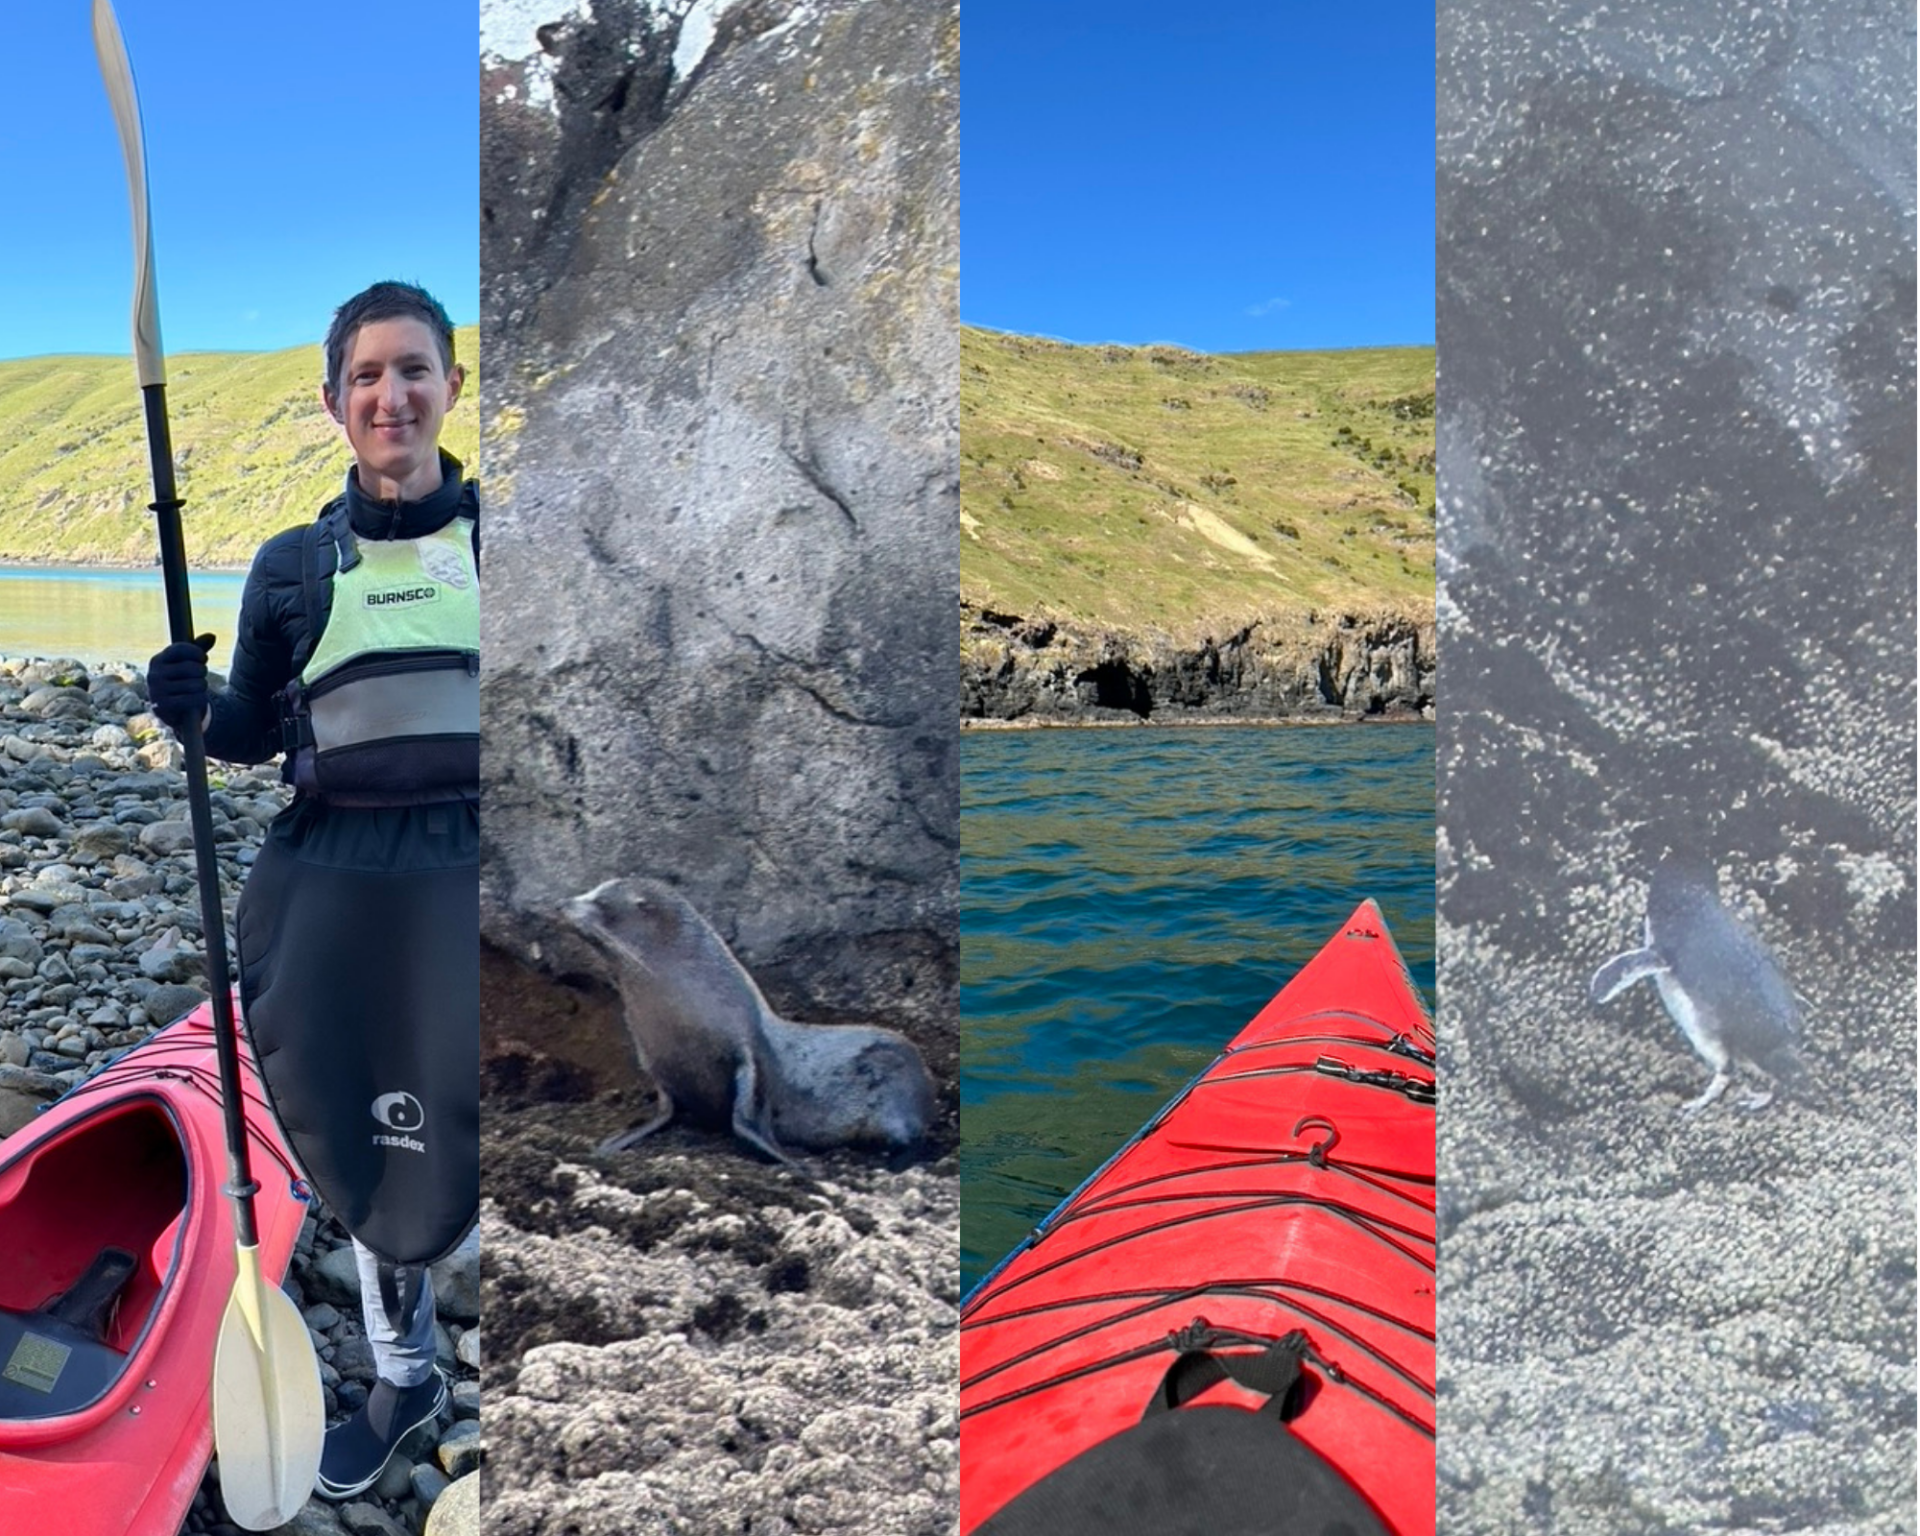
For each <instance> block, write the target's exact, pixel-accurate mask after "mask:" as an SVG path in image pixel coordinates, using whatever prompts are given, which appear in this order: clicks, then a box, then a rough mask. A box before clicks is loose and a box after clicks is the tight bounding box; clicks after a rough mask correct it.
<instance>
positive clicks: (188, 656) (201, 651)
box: [147, 635, 213, 731]
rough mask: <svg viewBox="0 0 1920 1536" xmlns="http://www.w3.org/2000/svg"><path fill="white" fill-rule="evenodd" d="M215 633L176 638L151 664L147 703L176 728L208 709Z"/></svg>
mask: <svg viewBox="0 0 1920 1536" xmlns="http://www.w3.org/2000/svg"><path fill="white" fill-rule="evenodd" d="M212 649H213V636H212V635H202V636H201V637H200V638H199V639H198V640H176V641H174V642H173V644H172V645H170V646H168V647H167V648H166V649H165V650H164V651H161V652H160V653H159V654H158V655H156V656H155V657H154V658H153V660H152V661H150V662H148V663H147V702H148V703H149V704H151V705H152V706H153V712H154V713H155V714H156V715H158V716H159V717H160V718H161V720H163V721H164V722H165V723H166V724H168V725H170V726H172V727H173V728H174V730H176V731H177V730H179V729H180V727H181V726H183V725H185V724H186V723H187V722H188V721H189V720H199V719H201V718H203V717H204V716H205V715H206V712H207V653H208V652H209V651H211V650H212Z"/></svg>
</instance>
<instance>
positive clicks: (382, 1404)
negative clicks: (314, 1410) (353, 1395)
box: [313, 1371, 447, 1499]
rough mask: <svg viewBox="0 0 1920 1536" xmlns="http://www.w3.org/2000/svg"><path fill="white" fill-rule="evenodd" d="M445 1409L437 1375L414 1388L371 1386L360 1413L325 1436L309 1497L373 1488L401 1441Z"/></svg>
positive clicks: (346, 1494) (379, 1383)
mask: <svg viewBox="0 0 1920 1536" xmlns="http://www.w3.org/2000/svg"><path fill="white" fill-rule="evenodd" d="M446 1406H447V1384H446V1382H445V1381H444V1380H442V1379H441V1376H440V1373H439V1372H438V1371H435V1372H434V1373H433V1374H432V1375H431V1376H429V1377H428V1378H427V1379H426V1380H425V1381H423V1382H421V1383H420V1384H419V1385H418V1386H417V1387H396V1386H394V1385H393V1384H392V1383H390V1382H385V1381H376V1382H375V1383H374V1384H373V1390H372V1391H371V1392H369V1393H368V1394H367V1400H366V1402H365V1403H364V1404H363V1405H362V1406H361V1407H360V1409H359V1411H358V1412H357V1413H355V1414H354V1416H353V1417H352V1418H350V1419H348V1420H347V1421H346V1422H345V1423H344V1424H336V1425H334V1427H333V1428H332V1429H330V1430H328V1431H327V1443H326V1447H325V1449H324V1450H322V1451H321V1453H320V1475H319V1476H318V1477H317V1478H315V1479H314V1483H313V1489H314V1492H315V1493H317V1494H319V1495H320V1497H321V1498H323V1499H347V1498H351V1497H353V1495H354V1494H356V1493H359V1492H361V1491H363V1490H364V1489H367V1488H370V1487H372V1486H373V1484H374V1483H375V1482H376V1481H378V1479H379V1477H380V1474H381V1473H382V1472H384V1471H386V1469H387V1463H388V1462H389V1461H391V1460H393V1453H394V1452H395V1451H396V1450H398V1449H399V1448H400V1442H401V1441H402V1440H404V1439H406V1438H407V1436H408V1435H410V1434H412V1433H413V1432H414V1431H415V1430H416V1429H418V1428H419V1427H420V1426H421V1425H422V1424H430V1423H432V1422H433V1420H434V1418H435V1416H437V1415H438V1414H439V1412H440V1410H441V1409H442V1408H444V1407H446Z"/></svg>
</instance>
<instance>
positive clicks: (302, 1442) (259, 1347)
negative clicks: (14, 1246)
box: [93, 0, 326, 1531]
mask: <svg viewBox="0 0 1920 1536" xmlns="http://www.w3.org/2000/svg"><path fill="white" fill-rule="evenodd" d="M93 46H94V51H95V52H96V53H98V54H99V56H100V74H101V78H102V79H103V80H104V81H105V82H106V87H107V98H108V100H109V101H110V102H111V103H112V104H113V117H114V121H115V123H116V124H117V125H118V126H119V129H120V148H121V150H122V152H123V153H124V154H125V155H126V159H127V185H128V190H129V192H130V193H131V195H132V199H133V252H134V293H133V355H134V366H135V369H136V370H137V372H138V374H139V378H140V393H141V396H142V397H143V399H144V400H145V402H146V415H147V456H148V458H149V459H150V460H151V461H152V464H153V515H154V521H155V523H156V524H157V525H158V529H159V535H160V568H161V577H162V580H163V582H164V583H165V586H166V593H167V628H168V631H169V633H170V635H171V637H172V639H174V640H175V641H181V640H191V639H192V638H193V615H192V610H191V608H190V606H189V603H188V597H187V556H186V547H185V544H184V542H183V540H182V538H181V535H180V498H179V496H178V494H177V493H176V487H175V485H174V477H173V441H172V436H171V434H170V432H169V431H168V428H167V383H166V361H165V359H164V358H163V357H162V355H161V351H160V309H159V300H158V297H157V294H156V290H155V287H154V278H153V231H152V230H151V228H149V226H148V222H147V216H148V207H147V157H146V147H145V143H144V141H143V139H142V135H141V131H140V101H139V98H138V96H136V95H135V93H134V87H133V67H132V65H130V64H129V63H128V62H127V48H126V44H125V42H123V41H122V40H121V37H120V25H119V23H118V22H117V21H116V20H115V19H114V14H113V6H112V4H111V3H110V0H93ZM200 732H201V722H200V721H198V720H187V721H183V722H182V723H181V726H180V729H179V732H178V735H179V737H180V744H181V746H182V747H183V748H185V750H186V758H187V806H188V810H189V813H190V814H191V816H192V819H193V852H194V863H195V873H196V874H197V876H198V880H199V886H200V920H201V925H202V926H203V927H204V928H205V930H206V938H207V984H208V986H209V987H210V988H211V989H212V992H213V999H212V1002H213V1023H214V1038H215V1043H216V1048H217V1051H218V1055H219V1058H220V1097H221V1101H222V1108H223V1110H224V1111H225V1119H226V1129H227V1172H228V1180H227V1185H226V1191H225V1193H226V1194H227V1196H228V1197H229V1199H230V1200H231V1201H232V1204H233V1226H234V1238H235V1249H236V1251H235V1260H234V1262H235V1271H236V1272H235V1275H234V1283H233V1294H232V1296H231V1297H229V1298H228V1300H227V1310H226V1315H225V1316H224V1317H223V1318H222V1319H221V1322H220V1339H219V1343H218V1344H217V1345H216V1347H215V1350H214V1357H213V1444H214V1454H215V1455H216V1456H218V1457H219V1460H220V1494H221V1499H222V1501H223V1502H224V1503H225V1504H226V1506H227V1514H228V1515H229V1516H230V1517H231V1518H232V1520H233V1521H234V1523H235V1524H236V1525H240V1526H243V1527H244V1528H246V1529H247V1530H250V1531H267V1530H272V1529H273V1528H274V1527H276V1526H280V1525H285V1524H286V1523H287V1522H288V1521H289V1520H291V1519H292V1518H293V1517H294V1515H295V1514H297V1513H298V1512H299V1510H300V1507H301V1506H302V1505H304V1504H305V1503H306V1502H307V1498H308V1495H310V1494H311V1493H312V1492H313V1480H314V1476H315V1474H317V1473H318V1472H319V1470H320V1450H321V1446H322V1443H323V1442H324V1440H325V1437H326V1412H325V1409H324V1408H323V1406H322V1403H321V1397H320V1364H319V1361H318V1360H317V1359H315V1357H314V1353H313V1340H312V1338H311V1337H310V1336H309V1335H308V1333H307V1325H306V1323H305V1322H304V1321H303V1320H302V1318H301V1316H300V1313H299V1309H298V1308H296V1307H295V1306H294V1304H293V1300H292V1298H291V1297H289V1296H288V1295H287V1293H286V1292H285V1291H283V1290H281V1289H280V1287H279V1286H277V1285H269V1284H268V1283H267V1282H266V1280H265V1277H263V1276H262V1275H261V1273H260V1256H259V1252H258V1247H259V1243H258V1237H257V1235H256V1233H255V1230H254V1223H253V1194H254V1191H255V1190H256V1189H258V1188H259V1185H257V1184H255V1183H254V1182H253V1173H252V1169H251V1168H250V1167H249V1165H248V1160H247V1127H246V1120H245V1118H244V1115H243V1112H242V1109H241V1102H240V1048H239V1037H238V1035H237V1034H236V1032H235V1029H234V1021H233V995H232V992H231V990H230V982H229V980H228V967H227V941H226V929H225V927H224V925H223V922H222V918H221V909H220V866H219V862H218V860H217V859H216V858H215V856H214V848H213V810H212V807H211V805H210V803H209V801H208V797H207V751H206V743H205V741H204V740H203V739H202V738H201V734H200Z"/></svg>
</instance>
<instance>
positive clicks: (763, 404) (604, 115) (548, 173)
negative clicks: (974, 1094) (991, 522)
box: [482, 0, 958, 1016]
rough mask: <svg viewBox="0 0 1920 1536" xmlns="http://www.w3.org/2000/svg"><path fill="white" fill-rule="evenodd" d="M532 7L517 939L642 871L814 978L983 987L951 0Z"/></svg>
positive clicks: (511, 523)
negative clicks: (961, 554)
mask: <svg viewBox="0 0 1920 1536" xmlns="http://www.w3.org/2000/svg"><path fill="white" fill-rule="evenodd" d="M525 10H526V8H525V7H524V6H518V5H515V4H510V3H502V4H499V5H490V6H488V7H487V8H486V13H485V14H484V15H483V39H485V38H488V37H500V36H504V37H507V38H508V39H509V41H508V42H504V43H501V44H499V46H500V47H501V48H502V49H504V50H506V52H505V53H502V54H498V55H495V56H494V57H492V58H490V59H488V60H487V61H486V64H487V67H486V69H485V72H484V79H485V85H484V88H483V100H484V103H485V110H484V114H483V129H482V164H483V167H484V170H483V176H484V185H483V199H484V205H485V206H484V210H483V224H482V228H483V241H484V244H483V251H482V259H483V265H484V267H485V269H486V271H487V272H488V282H487V285H486V290H487V291H486V294H485V297H484V300H483V303H484V308H485V317H484V324H483V330H484V334H485V337H486V342H485V347H486V350H487V359H486V367H487V370H488V375H489V378H490V379H498V380H500V381H501V382H500V383H499V384H498V386H497V387H495V388H493V389H492V390H491V391H490V393H489V395H488V399H487V410H488V419H487V423H486V434H487V442H488V454H489V457H488V462H487V464H486V465H485V470H486V477H487V478H486V485H487V492H486V499H487V510H486V527H487V533H486V539H487V546H486V548H487V561H488V573H489V574H488V586H487V601H486V605H485V631H484V647H485V656H486V675H485V685H484V686H485V693H484V710H485V732H486V762H485V807H486V810H485V829H486V837H487V849H486V856H485V859H486V874H485V887H484V903H485V905H484V912H485V915H484V918H483V922H484V926H485V928H486V931H487V934H488V937H489V938H491V939H493V940H495V941H496V942H498V943H500V944H501V945H502V946H503V947H506V948H508V949H510V950H514V951H516V952H519V953H523V954H524V953H526V952H527V948H528V946H529V943H530V942H531V940H533V939H537V938H538V937H539V936H540V935H541V934H542V933H543V932H545V931H546V930H544V929H543V926H542V925H543V923H544V922H545V921H546V920H547V919H549V918H550V917H551V916H552V914H553V913H554V912H555V911H556V909H557V907H558V904H559V903H560V902H561V901H563V900H564V899H565V898H567V897H569V896H572V895H574V894H577V893H578V892H580V891H583V890H586V889H588V888H589V887H591V886H592V885H594V884H596V883H598V882H599V881H600V880H602V879H605V878H607V877H609V876H614V875H627V874H634V873H643V874H647V875H651V876H655V877H661V878H667V879H671V880H673V881H674V882H676V883H678V884H679V885H680V886H681V887H682V889H684V890H685V891H686V893H687V894H688V895H689V896H690V897H691V898H692V899H693V900H694V902H695V903H696V904H697V905H699V906H700V907H701V908H702V909H703V910H706V911H709V912H711V913H713V914H715V917H716V920H717V921H719V922H720V924H721V926H722V928H723V930H725V931H726V936H727V938H728V940H729V941H730V942H731V943H732V944H733V946H734V948H735V950H736V952H738V953H739V954H740V955H741V958H742V959H743V960H744V961H745V962H746V963H747V965H748V966H749V968H751V969H752V970H753V971H754V972H755V974H756V975H757V976H761V977H762V978H763V979H766V980H768V981H769V982H770V986H769V995H770V997H773V998H774V1000H775V1002H776V1006H781V1007H783V1008H784V1009H786V1010H789V1011H794V1012H799V1013H801V1014H802V1015H803V1016H806V1015H807V1013H808V1010H813V1016H819V1014H820V1012H821V1011H822V1010H824V1011H825V1012H826V1013H828V1014H832V1013H833V1012H835V1011H841V1012H843V1013H844V1012H846V1011H849V1010H851V1011H853V1012H855V1013H856V1014H857V1012H858V1011H860V1010H864V1009H871V1008H872V1006H873V1004H874V1001H875V998H876V996H880V995H884V994H886V993H888V992H890V991H898V990H900V989H902V988H906V989H917V990H918V991H921V992H926V991H930V990H932V991H940V992H944V993H946V994H948V995H952V996H955V997H956V998H957V993H956V992H955V990H954V989H955V988H956V986H957V983H956V980H955V976H956V970H957V967H956V959H957V942H958V941H957V918H956V910H957V873H956V869H957V864H956V858H957V846H958V839H957V817H958V768H957V764H958V754H957V748H956V745H955V741H954V733H953V729H952V711H953V698H954V694H955V689H956V681H957V679H956V664H955V660H954V653H953V631H952V627H951V625H952V619H951V615H952V612H953V609H952V603H953V593H954V592H955V590H956V589H957V586H958V461H957V430H958V351H957V348H958V342H957V335H956V329H955V327H956V316H955V297H956V290H955V278H956V262H957V234H956V223H957V208H958V190H957V115H956V90H957V68H958V22H957V17H956V14H955V12H954V9H953V7H951V6H950V5H946V4H939V3H926V0H869V3H858V0H818V3H807V4H799V3H788V0H751V3H745V4H737V5H733V6H720V7H710V6H706V5H701V6H695V7H691V8H687V7H675V8H672V9H671V10H670V9H669V8H666V7H661V8H659V9H652V8H649V7H645V6H641V5H636V4H633V3H631V0H596V3H595V4H594V5H593V6H592V7H591V12H590V14H589V12H588V11H587V9H586V8H584V7H583V8H582V9H581V11H580V12H579V13H577V14H573V15H562V16H559V17H558V18H557V19H556V18H548V17H531V16H530V13H529V19H530V20H540V21H543V22H546V23H547V24H545V25H542V26H540V28H539V30H538V33H537V40H536V37H535V36H534V35H532V27H531V26H530V25H529V26H527V28H526V31H527V32H528V33H529V36H528V37H527V38H526V39H524V40H523V42H524V47H523V48H522V49H521V51H524V53H525V54H526V57H518V58H516V57H510V56H507V55H508V54H511V53H512V52H513V51H514V50H515V48H516V47H518V46H519V45H516V44H514V43H513V42H512V39H513V38H516V37H518V33H517V32H516V31H515V30H514V28H513V27H512V26H509V25H508V23H510V22H513V21H514V20H515V17H516V14H517V13H518V12H521V11H525ZM680 11H685V12H687V14H686V15H685V16H684V17H682V16H680V15H679V14H677V12H680Z"/></svg>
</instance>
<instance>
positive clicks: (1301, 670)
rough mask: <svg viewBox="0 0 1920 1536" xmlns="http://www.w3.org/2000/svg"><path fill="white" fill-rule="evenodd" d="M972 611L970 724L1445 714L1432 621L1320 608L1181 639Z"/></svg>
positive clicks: (965, 703)
mask: <svg viewBox="0 0 1920 1536" xmlns="http://www.w3.org/2000/svg"><path fill="white" fill-rule="evenodd" d="M960 612H961V645H960V649H961V677H960V716H961V718H962V719H963V720H969V721H1020V722H1025V723H1029V724H1043V723H1044V724H1074V723H1093V722H1100V721H1124V720H1149V719H1151V720H1156V721H1162V722H1165V721H1194V720H1208V719H1286V720H1355V719H1369V718H1372V719H1395V718H1398V719H1411V718H1426V719H1432V718H1433V681H1434V661H1435V656H1434V626H1433V621H1432V620H1431V619H1430V618H1428V619H1419V618H1412V617H1407V616H1404V615H1395V614H1366V613H1321V612H1317V611H1309V612H1306V613H1300V614H1292V615H1282V616H1275V617H1269V618H1263V619H1252V620H1246V621H1243V622H1241V623H1239V624H1237V625H1236V626H1235V627H1234V628H1232V629H1231V630H1224V629H1223V630H1222V631H1221V632H1220V633H1218V634H1212V633H1205V632H1202V633H1197V634H1194V635H1192V636H1189V637H1186V638H1176V637H1174V636H1171V635H1168V634H1165V633H1163V632H1159V631H1149V632H1146V633H1129V632H1125V631H1117V630H1103V629H1100V628H1097V627H1093V626H1087V625H1075V624H1070V623H1064V622H1059V621H1056V620H1053V619H1048V618H1038V619H1025V618H1020V617H1018V616H1016V615H1012V614H1003V613H996V612H994V611H992V610H990V609H981V608H979V607H977V606H975V605H974V604H972V603H968V602H964V601H963V602H962V604H961V610H960Z"/></svg>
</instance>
